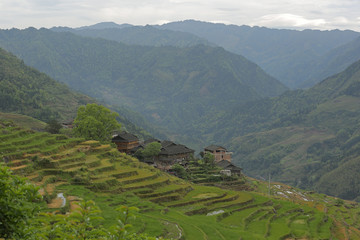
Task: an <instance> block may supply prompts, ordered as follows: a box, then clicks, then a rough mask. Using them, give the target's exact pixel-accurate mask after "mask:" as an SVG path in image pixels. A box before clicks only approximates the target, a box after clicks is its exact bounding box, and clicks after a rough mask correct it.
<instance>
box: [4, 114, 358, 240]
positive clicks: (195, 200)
mask: <svg viewBox="0 0 360 240" xmlns="http://www.w3.org/2000/svg"><path fill="white" fill-rule="evenodd" d="M0 157H1V159H2V160H3V161H5V163H6V164H7V165H8V166H10V168H11V169H12V171H13V172H14V173H15V174H20V175H23V176H26V177H27V178H28V179H29V180H30V181H32V182H33V183H35V184H36V185H38V186H40V187H41V189H40V192H41V193H42V195H43V196H44V199H45V200H46V202H47V203H48V204H47V205H46V206H44V209H43V211H53V212H56V211H60V212H67V211H72V210H73V209H74V208H75V206H76V205H75V204H74V203H75V202H77V201H80V200H81V199H85V200H89V199H91V200H94V201H95V202H96V204H97V205H98V206H99V207H100V209H101V210H102V214H103V217H104V219H105V222H104V225H105V226H110V225H112V224H113V221H114V219H115V218H114V214H116V213H115V212H114V208H116V207H117V206H120V205H128V206H137V207H139V208H140V213H139V216H138V219H139V220H138V221H137V222H136V223H135V226H134V229H135V231H136V232H139V233H148V234H150V235H153V236H164V237H166V238H173V239H194V240H195V239H238V238H239V237H241V239H249V240H250V239H251V240H252V239H294V238H305V239H330V238H333V239H355V240H356V239H360V231H359V228H360V226H359V222H360V221H359V220H360V219H359V216H360V214H359V213H360V208H359V207H358V205H357V204H356V203H352V202H344V201H342V200H339V199H334V198H331V197H326V196H323V195H318V194H314V193H309V192H304V191H301V190H298V189H293V188H291V187H288V186H285V185H282V184H272V187H271V193H272V195H274V196H275V195H277V197H269V196H265V195H264V194H262V193H261V192H262V191H263V190H262V189H264V191H267V190H266V187H265V184H263V183H261V182H259V181H254V180H250V179H249V181H250V182H249V184H251V185H252V186H253V188H254V189H258V192H238V191H233V190H226V189H219V188H216V187H208V186H205V185H195V184H191V183H189V182H186V181H184V180H181V179H178V178H176V177H174V176H170V175H168V174H166V173H163V172H160V171H159V170H157V169H154V168H152V167H150V166H148V165H146V164H144V163H141V162H139V161H138V160H137V159H134V158H132V157H130V156H127V155H125V154H121V153H119V152H117V150H116V149H115V148H112V147H111V146H110V145H101V144H100V143H99V142H97V141H83V140H82V139H72V138H67V137H65V136H63V135H51V134H48V133H40V132H35V131H31V130H26V129H22V128H20V127H17V126H15V125H14V124H12V123H11V122H8V121H3V120H2V121H1V123H0ZM58 193H60V197H59V195H58ZM61 193H62V194H61ZM62 195H64V196H65V198H66V201H65V204H63V200H62V197H61V196H62ZM57 196H58V197H57Z"/></svg>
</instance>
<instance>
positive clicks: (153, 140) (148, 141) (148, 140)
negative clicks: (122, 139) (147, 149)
mask: <svg viewBox="0 0 360 240" xmlns="http://www.w3.org/2000/svg"><path fill="white" fill-rule="evenodd" d="M152 142H158V143H161V142H160V140H158V139H155V138H150V139H147V140H145V141H144V144H145V145H147V144H149V143H152Z"/></svg>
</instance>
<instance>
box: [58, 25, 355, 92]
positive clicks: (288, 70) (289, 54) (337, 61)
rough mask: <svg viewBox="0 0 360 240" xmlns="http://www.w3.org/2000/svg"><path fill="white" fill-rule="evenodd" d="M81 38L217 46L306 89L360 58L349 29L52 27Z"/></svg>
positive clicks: (288, 82)
mask: <svg viewBox="0 0 360 240" xmlns="http://www.w3.org/2000/svg"><path fill="white" fill-rule="evenodd" d="M52 30H54V31H69V32H72V33H75V34H78V35H82V36H89V37H97V38H104V39H109V40H115V41H118V42H123V43H126V44H132V45H133V44H138V45H147V46H178V47H185V46H194V45H196V44H199V43H201V44H206V45H209V46H214V45H218V46H221V47H224V48H225V49H226V50H228V51H231V52H233V53H236V54H241V55H243V56H245V57H246V58H248V59H250V60H252V61H254V62H255V63H257V64H259V65H260V66H261V67H262V68H263V69H264V70H265V71H267V72H268V73H270V74H271V75H272V76H275V77H276V78H277V79H279V80H281V81H282V82H283V83H284V84H285V85H287V86H289V87H292V88H305V87H311V86H313V85H315V84H316V83H318V82H319V81H320V80H321V79H324V78H326V77H329V76H331V75H333V74H336V73H338V72H341V71H343V70H345V69H346V68H347V67H348V66H350V65H351V64H352V63H353V62H355V61H357V60H359V54H358V53H359V47H358V45H359V44H358V43H356V42H357V41H359V40H358V39H357V38H358V37H359V36H360V33H358V32H354V31H339V30H332V31H317V30H304V31H295V30H285V29H269V28H265V27H249V26H236V25H224V24H214V23H208V22H199V21H193V20H186V21H182V22H172V23H168V24H164V25H161V26H158V25H153V26H151V25H146V26H133V25H130V24H121V25H119V24H116V23H99V24H95V25H92V26H86V27H81V28H74V29H72V28H59V27H57V28H52Z"/></svg>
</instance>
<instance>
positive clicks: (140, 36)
mask: <svg viewBox="0 0 360 240" xmlns="http://www.w3.org/2000/svg"><path fill="white" fill-rule="evenodd" d="M114 24H115V23H114ZM114 24H110V23H108V24H106V23H103V24H102V23H99V24H96V25H94V26H89V27H82V28H75V29H74V28H61V27H54V28H51V30H52V31H56V32H71V33H74V34H77V35H80V36H84V37H93V38H103V39H108V40H113V41H117V42H122V43H125V44H131V45H142V46H176V47H191V46H195V45H199V44H204V45H209V46H215V44H211V43H209V42H208V41H207V40H205V39H202V38H199V37H197V36H195V35H193V34H191V33H185V32H178V31H171V30H161V29H158V28H155V27H153V26H150V25H146V26H144V27H143V26H132V25H125V26H124V24H122V25H116V24H115V25H114Z"/></svg>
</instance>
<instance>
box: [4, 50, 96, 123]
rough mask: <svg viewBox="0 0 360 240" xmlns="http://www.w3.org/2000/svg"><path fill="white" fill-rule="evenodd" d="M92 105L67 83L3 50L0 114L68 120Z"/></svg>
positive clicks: (90, 100) (89, 99) (88, 99)
mask: <svg viewBox="0 0 360 240" xmlns="http://www.w3.org/2000/svg"><path fill="white" fill-rule="evenodd" d="M90 102H93V100H92V99H91V98H89V97H87V96H85V95H82V94H79V93H75V92H73V91H71V90H70V89H69V88H68V87H67V86H65V85H64V84H61V83H58V82H56V81H54V80H52V79H51V78H50V77H48V76H46V75H45V74H43V73H40V72H38V71H37V70H35V69H33V68H30V67H28V66H26V65H25V64H24V62H23V61H21V60H19V59H17V58H16V57H15V56H13V55H12V54H10V53H8V52H6V51H4V50H3V49H0V111H3V112H17V113H22V114H25V115H29V116H32V117H35V118H38V119H41V120H45V121H46V120H48V119H50V118H57V119H59V120H68V119H71V118H73V117H75V115H76V110H77V107H78V106H80V105H82V104H86V103H90Z"/></svg>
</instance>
